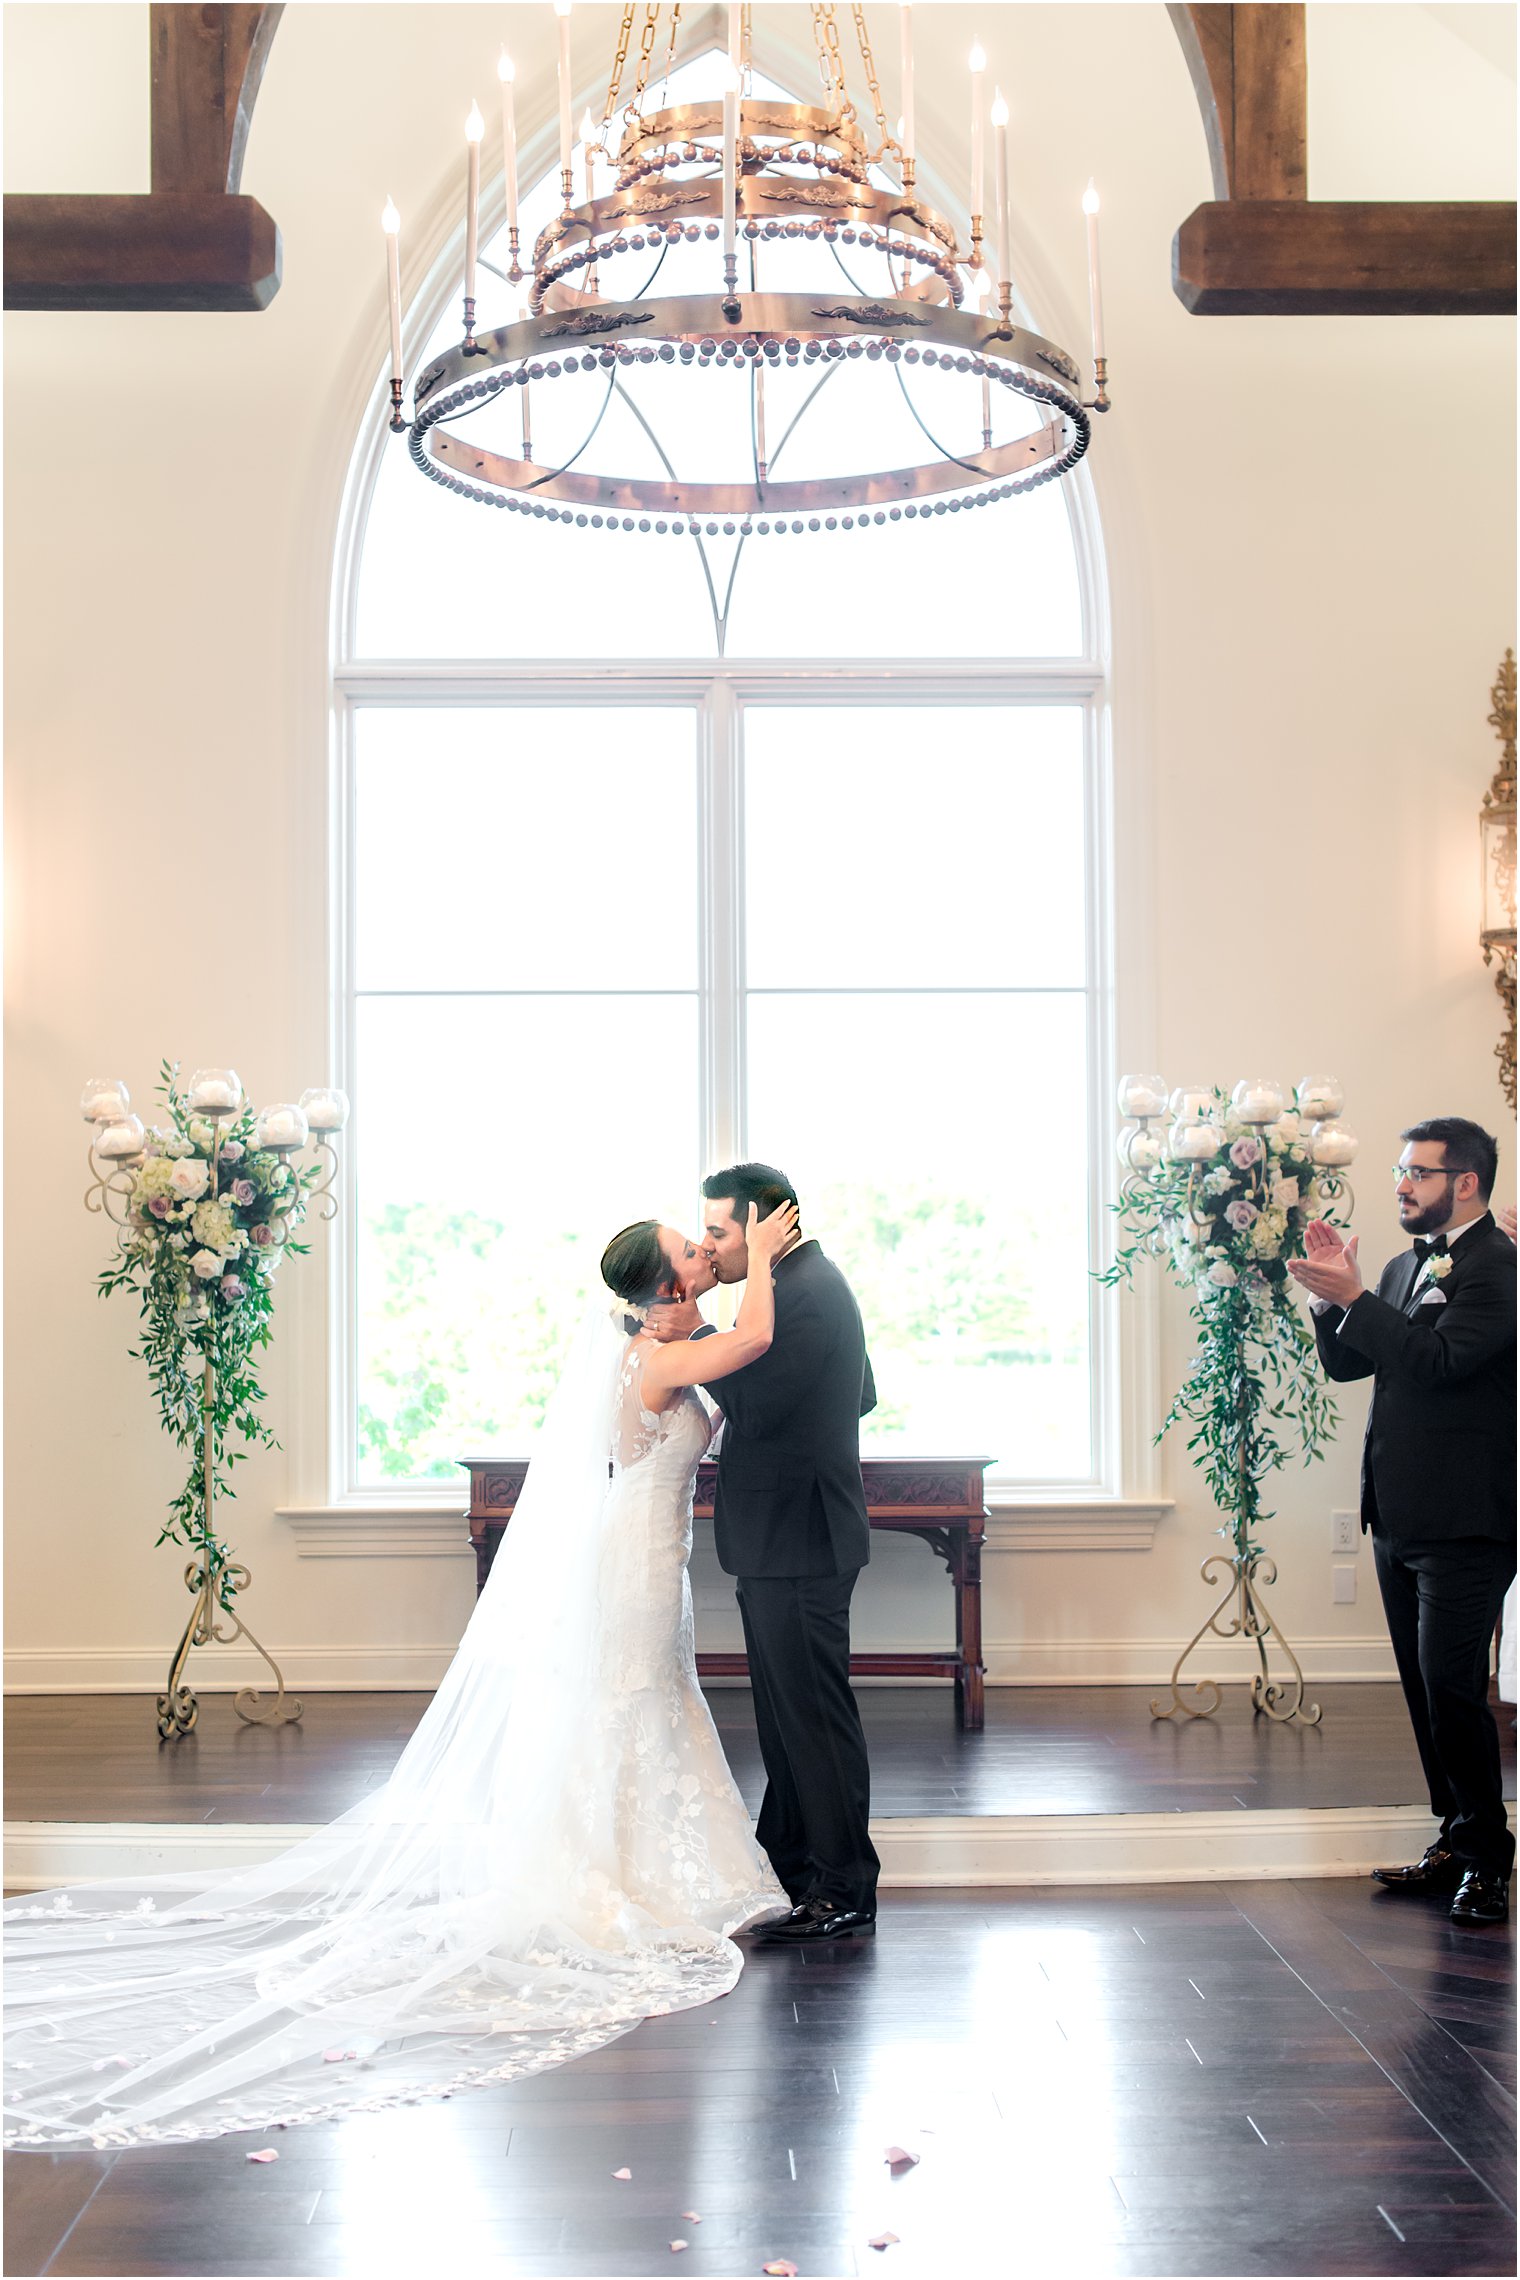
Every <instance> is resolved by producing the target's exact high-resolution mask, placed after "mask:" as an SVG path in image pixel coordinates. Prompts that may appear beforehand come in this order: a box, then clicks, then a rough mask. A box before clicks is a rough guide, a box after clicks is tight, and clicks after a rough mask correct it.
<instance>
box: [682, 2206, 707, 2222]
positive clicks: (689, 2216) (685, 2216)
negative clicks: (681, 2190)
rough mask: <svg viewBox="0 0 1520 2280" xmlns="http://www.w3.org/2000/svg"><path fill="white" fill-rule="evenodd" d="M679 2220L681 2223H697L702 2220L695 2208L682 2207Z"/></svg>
mask: <svg viewBox="0 0 1520 2280" xmlns="http://www.w3.org/2000/svg"><path fill="white" fill-rule="evenodd" d="M681 2221H682V2222H683V2224H688V2225H699V2224H700V2223H701V2222H702V2219H701V2218H700V2217H699V2216H698V2215H697V2212H696V2210H695V2209H683V2210H682V2211H681Z"/></svg>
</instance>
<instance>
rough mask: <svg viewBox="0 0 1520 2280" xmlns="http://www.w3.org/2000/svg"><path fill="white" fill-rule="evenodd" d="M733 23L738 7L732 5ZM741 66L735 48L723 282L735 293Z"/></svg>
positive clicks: (727, 96) (726, 102)
mask: <svg viewBox="0 0 1520 2280" xmlns="http://www.w3.org/2000/svg"><path fill="white" fill-rule="evenodd" d="M728 13H729V19H730V27H731V28H730V35H729V36H730V38H732V37H733V36H734V35H733V31H732V25H733V24H734V23H735V22H736V21H737V19H738V15H739V11H738V9H737V8H730V10H729V12H728ZM738 237H739V66H738V64H737V62H736V61H735V60H734V57H733V54H732V52H730V55H729V59H728V73H727V76H726V77H725V79H724V82H723V282H724V285H725V286H726V288H727V289H728V291H729V292H730V293H732V292H733V291H734V290H735V288H736V286H737V285H738V282H739V256H738Z"/></svg>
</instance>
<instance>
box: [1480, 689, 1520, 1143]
mask: <svg viewBox="0 0 1520 2280" xmlns="http://www.w3.org/2000/svg"><path fill="white" fill-rule="evenodd" d="M1490 694H1491V696H1492V697H1493V700H1494V709H1493V711H1492V712H1491V713H1490V714H1489V716H1488V718H1489V724H1490V726H1491V727H1492V729H1493V731H1494V733H1495V735H1496V736H1497V737H1498V739H1499V745H1500V756H1499V765H1498V767H1497V768H1496V769H1495V770H1494V780H1493V782H1492V783H1491V784H1490V785H1489V787H1488V790H1487V791H1486V792H1485V793H1484V795H1483V806H1482V808H1481V809H1480V810H1479V814H1478V831H1479V834H1480V838H1481V842H1482V850H1483V918H1482V926H1481V930H1480V932H1479V935H1478V940H1479V941H1480V942H1481V944H1482V945H1483V963H1484V965H1485V966H1492V965H1493V964H1494V963H1495V961H1496V960H1497V963H1498V971H1497V973H1496V974H1495V976H1494V987H1495V989H1496V990H1497V991H1498V993H1499V1002H1500V1004H1501V1005H1502V1006H1503V1008H1504V1022H1505V1026H1504V1029H1503V1031H1502V1033H1501V1035H1500V1038H1499V1042H1498V1044H1497V1045H1496V1046H1495V1047H1494V1058H1495V1060H1496V1061H1497V1062H1498V1064H1499V1082H1500V1084H1501V1085H1502V1086H1503V1088H1504V1097H1505V1099H1506V1100H1507V1101H1508V1102H1509V1105H1510V1107H1511V1108H1513V1107H1514V1105H1515V653H1514V651H1513V650H1512V649H1506V650H1505V652H1504V656H1503V658H1502V660H1501V661H1500V665H1499V678H1498V680H1497V681H1495V683H1494V685H1493V688H1492V690H1491V691H1490Z"/></svg>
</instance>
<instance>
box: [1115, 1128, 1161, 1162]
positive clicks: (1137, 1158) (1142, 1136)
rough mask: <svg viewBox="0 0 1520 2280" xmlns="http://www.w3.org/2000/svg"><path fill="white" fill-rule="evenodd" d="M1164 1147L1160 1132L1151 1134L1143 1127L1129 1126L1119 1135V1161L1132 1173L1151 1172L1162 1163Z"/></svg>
mask: <svg viewBox="0 0 1520 2280" xmlns="http://www.w3.org/2000/svg"><path fill="white" fill-rule="evenodd" d="M1161 1155H1162V1145H1161V1135H1160V1133H1159V1132H1149V1131H1147V1130H1146V1129H1145V1127H1144V1126H1143V1125H1138V1126H1137V1125H1133V1124H1127V1125H1126V1126H1125V1127H1124V1130H1123V1131H1122V1132H1121V1133H1120V1135H1119V1161H1120V1163H1121V1164H1127V1165H1128V1166H1129V1169H1130V1170H1131V1171H1132V1172H1151V1171H1154V1170H1155V1168H1156V1166H1157V1165H1158V1164H1159V1163H1160V1161H1161Z"/></svg>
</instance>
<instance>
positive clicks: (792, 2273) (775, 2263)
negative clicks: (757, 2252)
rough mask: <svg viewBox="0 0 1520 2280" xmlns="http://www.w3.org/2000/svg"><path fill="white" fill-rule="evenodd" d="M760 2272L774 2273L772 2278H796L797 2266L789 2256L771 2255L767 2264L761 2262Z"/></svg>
mask: <svg viewBox="0 0 1520 2280" xmlns="http://www.w3.org/2000/svg"><path fill="white" fill-rule="evenodd" d="M760 2269H761V2271H762V2272H769V2273H771V2274H772V2275H774V2280H797V2267H796V2265H795V2264H793V2263H792V2261H791V2259H790V2258H789V2257H785V2256H773V2257H772V2258H771V2261H770V2263H769V2264H762V2265H761V2267H760Z"/></svg>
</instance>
